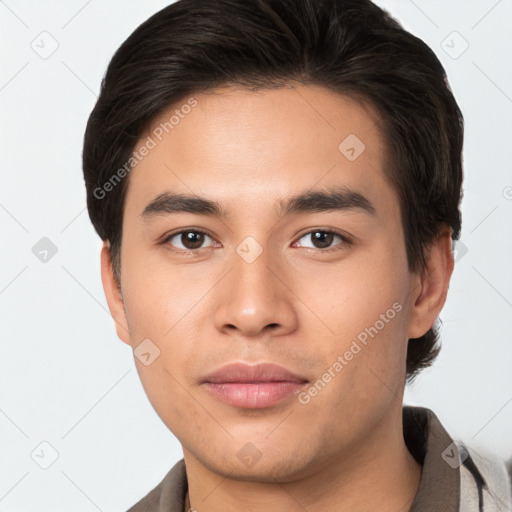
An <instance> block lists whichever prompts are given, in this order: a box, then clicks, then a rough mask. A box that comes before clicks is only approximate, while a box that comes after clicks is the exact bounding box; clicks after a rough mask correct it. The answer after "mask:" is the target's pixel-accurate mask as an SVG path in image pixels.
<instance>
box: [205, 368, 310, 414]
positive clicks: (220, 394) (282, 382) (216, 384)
mask: <svg viewBox="0 0 512 512" xmlns="http://www.w3.org/2000/svg"><path fill="white" fill-rule="evenodd" d="M307 383H308V380H307V379H305V378H303V377H301V376H299V375H297V374H295V373H293V372H292V371H290V370H288V369H286V368H283V367H282V366H279V365H276V364H273V363H259V364H255V365H249V364H246V363H232V364H228V365H225V366H223V367H222V368H220V369H219V370H217V371H215V372H214V373H212V374H210V375H208V376H207V377H206V378H205V379H204V380H203V382H202V384H203V385H204V386H205V388H206V389H207V390H208V391H209V392H210V393H212V394H213V395H214V396H215V397H216V398H218V399H219V400H221V401H223V402H225V403H227V404H229V405H233V406H235V407H241V408H244V409H263V408H266V407H271V406H273V405H276V404H278V403H279V402H282V401H283V400H285V399H286V398H289V397H290V396H291V395H294V394H295V392H296V391H298V390H300V389H301V388H303V387H304V386H305V385H306V384H307Z"/></svg>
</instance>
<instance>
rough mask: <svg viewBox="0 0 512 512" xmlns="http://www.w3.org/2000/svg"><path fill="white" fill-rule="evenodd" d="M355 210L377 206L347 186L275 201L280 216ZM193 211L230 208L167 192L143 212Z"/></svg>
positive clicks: (145, 215) (214, 213)
mask: <svg viewBox="0 0 512 512" xmlns="http://www.w3.org/2000/svg"><path fill="white" fill-rule="evenodd" d="M342 210H355V211H358V212H361V213H366V214H368V215H371V216H374V217H376V216H377V209H376V208H375V206H374V205H373V203H372V202H371V201H370V200H369V199H368V198H367V197H365V196H364V195H363V194H361V193H360V192H358V191H356V190H352V189H349V188H347V187H338V188H335V189H332V190H327V191H325V190H316V191H308V192H304V193H301V194H297V195H295V196H292V197H290V198H288V199H285V200H283V199H282V200H279V201H278V202H277V203H276V213H277V214H278V215H279V216H286V215H293V214H301V213H321V212H329V211H342ZM181 212H186V213H193V214H196V215H206V216H209V217H218V218H221V219H225V218H226V217H227V216H228V214H229V212H228V211H227V210H225V209H224V208H223V207H222V206H221V205H220V204H219V203H218V202H217V201H214V200H211V199H206V198H203V197H199V196H193V195H185V194H174V193H171V192H165V193H163V194H160V195H159V196H157V197H156V198H155V199H153V200H152V201H151V202H150V203H149V204H148V205H147V206H146V207H145V208H144V210H143V212H142V213H141V214H140V217H141V218H142V219H143V220H149V219H150V218H152V217H154V216H160V215H165V214H172V213H181Z"/></svg>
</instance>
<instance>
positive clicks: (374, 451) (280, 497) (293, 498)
mask: <svg viewBox="0 0 512 512" xmlns="http://www.w3.org/2000/svg"><path fill="white" fill-rule="evenodd" d="M355 444H357V446H355V447H351V448H349V449H345V450H343V451H342V452H339V453H337V454H333V457H332V459H331V460H329V461H322V464H319V465H318V466H316V467H314V468H312V469H311V471H309V472H308V475H307V476H304V477H301V478H298V479H287V480H286V482H284V481H279V482H278V481H277V480H276V479H274V478H273V477H272V476H269V482H250V481H240V480H234V479H230V478H229V475H221V474H218V473H216V472H213V471H211V470H209V469H208V468H206V467H205V466H204V465H203V464H201V463H200V462H199V461H198V460H197V458H195V457H194V456H193V455H192V453H190V452H189V451H187V450H185V449H184V459H185V464H186V468H187V479H188V487H189V494H188V495H187V500H188V501H187V503H186V508H185V511H188V510H189V509H192V510H194V509H197V510H201V511H205V512H206V511H207V512H235V511H239V510H251V511H254V512H260V511H261V512H263V511H268V510H280V511H282V512H296V511H297V510H308V511H310V512H317V511H318V512H320V511H322V512H330V511H332V512H334V511H336V512H340V511H350V512H362V511H367V510H379V511H382V512H388V511H389V512H397V511H399V512H406V511H408V510H409V509H410V507H411V505H412V502H413V501H414V497H415V495H416V493H417V490H418V487H419V482H420V478H421V466H420V465H419V464H418V463H417V462H416V461H415V459H414V457H413V456H412V455H411V454H410V452H409V451H408V449H407V447H406V446H405V442H404V439H403V431H402V422H401V416H400V421H399V422H398V424H395V425H388V426H387V428H384V430H383V429H382V428H381V429H378V431H375V432H374V433H372V435H371V436H369V437H368V438H366V439H365V440H364V443H355ZM363 444H364V446H363Z"/></svg>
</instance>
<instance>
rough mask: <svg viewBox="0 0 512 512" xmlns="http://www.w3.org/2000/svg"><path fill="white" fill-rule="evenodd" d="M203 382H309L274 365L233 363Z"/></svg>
mask: <svg viewBox="0 0 512 512" xmlns="http://www.w3.org/2000/svg"><path fill="white" fill-rule="evenodd" d="M203 382H209V383H213V384H219V383H235V382H237V383H258V382H298V383H304V382H308V381H307V379H305V378H303V377H300V376H299V375H297V374H295V373H293V372H292V371H290V370H288V369H286V368H283V367H282V366H279V365H277V364H273V363H258V364H252V365H250V364H247V363H231V364H227V365H225V366H222V367H221V368H219V369H218V370H216V371H215V372H213V373H211V374H209V375H208V376H207V377H206V378H205V379H204V380H203Z"/></svg>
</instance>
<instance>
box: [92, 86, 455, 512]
mask: <svg viewBox="0 0 512 512" xmlns="http://www.w3.org/2000/svg"><path fill="white" fill-rule="evenodd" d="M194 97H195V98H196V99H197V101H198V105H197V107H195V108H194V109H192V111H191V112H190V113H189V114H188V115H187V116H186V117H185V118H184V119H182V120H180V123H179V125H177V126H176V127H175V128H174V129H173V130H172V131H171V132H170V133H169V134H168V135H166V136H165V137H164V138H163V140H162V141H161V142H159V144H158V145H157V146H156V147H155V148H154V149H152V150H151V151H150V152H149V154H148V155H147V156H146V157H145V158H144V159H143V160H142V161H141V162H140V163H138V164H137V165H136V166H135V168H134V169H133V170H132V171H131V173H130V177H129V187H128V192H127V196H126V203H125V210H124V220H123V239H122V246H121V283H120V285H121V292H122V294H120V293H119V290H118V287H117V283H116V282H115V279H114V277H113V272H112V266H111V261H110V253H109V249H108V243H106V244H105V245H104V248H103V250H102V255H101V259H102V279H103V285H104V289H105V293H106V297H107V301H108V305H109V308H110V311H111V313H112V316H113V317H114V319H115V320H116V326H117V333H118V336H119V337H120V338H121V340H122V341H124V342H125V343H127V344H129V345H131V346H132V347H133V348H136V347H137V346H138V345H139V344H140V343H141V341H142V340H144V339H150V340H151V341H152V343H154V344H155V345H156V346H158V348H159V350H160V351H161V352H160V356H159V357H158V358H157V359H155V360H154V362H153V363H152V364H150V365H149V366H145V365H143V364H141V362H140V361H139V360H138V359H137V358H136V359H135V362H136V364H137V369H138V372H139V375H140V378H141V381H142V383H143V386H144V388H145V390H146V393H147V395H148V397H149V400H150V401H151V403H152V405H153V407H154V408H155V410H156V411H157V413H158V414H159V415H160V417H161V418H162V420H163V421H164V423H165V424H166V425H167V426H168V428H169V429H170V430H171V431H172V432H173V433H174V434H175V435H176V437H177V438H178V439H179V440H180V442H181V443H182V446H183V453H184V459H185V463H186V467H187V477H188V483H189V496H190V504H191V506H192V507H194V508H195V509H197V510H198V511H199V512H201V511H209V512H217V511H218V512H221V511H222V512H226V511H228V512H229V511H238V510H251V511H268V510H281V511H285V512H287V511H290V512H291V511H297V510H308V511H311V512H315V511H324V512H325V511H334V510H336V511H340V510H347V511H348V510H350V511H356V512H357V511H363V510H365V511H366V510H380V511H390V512H398V511H405V510H408V509H409V507H410V505H411V503H412V501H413V499H414V496H415V494H416V492H417V489H418V485H419V481H420V476H421V466H419V465H418V464H417V463H416V461H415V460H414V459H413V457H412V455H411V454H410V453H409V451H408V450H407V448H406V446H405V444H404V439H403V433H402V417H401V411H402V397H403V391H404V384H405V375H406V369H405V362H406V348H407V341H408V339H409V338H417V337H420V336H421V335H423V334H424V333H425V332H426V331H427V330H428V329H429V328H430V327H431V326H432V325H433V324H434V322H435V320H436V318H437V316H438V314H439V312H440V311H441V309H442V307H443V305H444V303H445V300H446V294H447V290H448V286H449V280H450V277H451V273H452V271H453V258H452V254H451V239H450V231H449V229H446V230H444V231H443V232H442V233H441V234H440V236H439V237H438V239H437V240H436V241H435V242H434V243H433V245H432V247H431V248H430V249H429V251H428V252H427V268H426V269H425V271H423V272H421V273H419V274H414V273H411V272H410V271H409V269H408V265H407V258H406V251H405V241H404V234H403V230H402V224H401V217H400V209H399V203H398V198H397V196H396V194H395V192H394V190H393V188H392V187H391V186H390V184H389V183H388V181H387V179H386V176H385V173H384V166H385V162H386V145H385V140H384V138H383V136H382V134H381V132H380V130H379V128H378V125H377V123H378V121H379V117H378V114H377V112H376V111H375V110H373V109H372V108H371V106H369V105H364V104H361V103H356V102H355V101H353V100H351V99H349V98H347V97H344V96H341V95H339V94H337V93H334V92H331V91H328V90H326V89H324V88H322V87H318V86H304V85H295V86H294V87H287V88H282V89H278V90H265V91H258V92H251V91H248V90H245V89H242V88H236V87H226V88H223V89H219V90H217V91H214V93H213V92H210V93H208V94H204V93H203V94H197V95H194ZM175 108H176V106H174V107H173V108H172V109H169V112H166V113H165V115H163V116H161V118H159V119H157V120H155V123H154V125H155V126H157V125H158V124H159V123H160V122H161V121H162V120H166V119H168V118H169V115H170V113H172V111H173V110H174V109H175ZM150 133H151V132H148V134H150ZM148 134H145V135H144V137H143V138H142V139H141V143H142V141H143V140H144V139H145V137H146V136H147V135H148ZM349 134H356V135H357V137H358V138H359V139H360V140H361V141H363V142H364V144H365V146H366V149H365V151H364V152H363V153H362V154H361V155H360V156H359V157H358V158H357V159H356V160H354V161H349V160H348V159H347V158H346V157H345V156H344V155H343V154H342V153H341V152H340V151H339V150H338V146H339V144H340V142H341V141H343V140H344V139H345V138H346V137H347V135H349ZM334 186H344V187H350V188H351V189H354V190H357V191H359V192H360V193H362V194H363V195H364V196H365V197H367V198H368V199H369V200H370V201H371V202H372V203H373V205H374V206H375V209H376V215H375V216H372V215H369V214H367V213H365V212H362V211H360V210H357V209H349V210H343V211H330V212H313V213H311V212H309V213H301V214H293V215H289V216H286V217H280V216H279V215H278V214H277V213H276V209H275V206H276V204H277V201H279V200H283V199H287V198H288V197H290V196H292V195H295V194H299V193H302V192H305V191H308V190H310V189H314V190H328V189H330V188H332V187H334ZM164 192H176V193H184V194H194V195H197V196H201V197H205V198H208V199H212V200H215V201H218V202H219V203H220V204H221V205H222V207H223V208H224V209H225V210H227V211H228V215H227V216H226V218H224V219H219V218H212V217H209V216H205V215H197V214H192V213H168V214H162V215H155V216H152V217H150V218H143V217H141V213H142V211H143V210H144V208H145V207H146V206H147V204H149V203H150V202H151V201H152V200H153V199H154V198H155V197H157V196H158V195H159V194H162V193H164ZM187 228H188V229H189V230H191V231H193V229H192V228H201V229H202V230H205V231H206V232H207V233H208V234H209V236H207V237H205V238H204V242H203V244H202V246H200V248H199V249H196V250H195V251H194V252H192V253H189V254H186V249H185V248H184V246H183V245H182V244H183V238H181V237H180V236H179V235H178V236H175V237H174V238H172V239H170V240H168V241H167V242H165V243H159V242H160V241H161V240H162V239H163V237H164V235H166V234H170V233H171V232H178V231H179V230H180V229H182V230H185V229H187ZM320 228H321V229H323V230H326V229H327V230H336V231H339V232H340V233H342V234H344V235H346V236H349V237H350V238H351V239H352V240H353V243H352V244H344V242H343V240H342V239H340V238H338V237H337V236H335V237H334V238H333V239H332V242H331V243H330V245H329V244H327V248H322V246H318V245H316V246H315V244H314V240H313V239H312V237H311V232H315V230H319V229H320ZM247 236H252V237H253V238H254V239H255V240H256V241H257V242H258V243H259V244H260V246H261V248H262V249H263V252H262V253H261V254H260V256H259V257H258V258H257V259H256V260H255V261H254V262H252V263H247V262H246V261H245V260H244V259H243V258H242V257H240V256H239V254H238V253H237V252H236V248H237V246H238V245H239V244H240V243H241V242H242V240H244V239H245V238H246V237H247ZM324 247H325V246H324ZM336 247H337V248H338V249H339V250H334V251H332V249H333V248H336ZM173 249H174V251H173ZM328 249H331V251H330V252H326V250H328ZM396 302H399V303H400V305H401V306H402V309H401V311H400V312H399V313H397V314H396V316H394V318H393V319H392V320H390V321H389V322H388V323H386V324H385V327H384V328H382V329H381V330H380V331H379V333H378V335H377V336H375V337H374V338H373V339H370V341H369V342H368V344H367V346H364V347H363V348H362V349H361V351H360V352H359V353H358V354H357V355H356V356H354V358H353V359H352V360H351V361H349V362H348V363H347V364H346V366H344V368H343V370H342V371H340V372H339V373H337V374H336V376H335V377H334V378H332V380H331V381H330V382H329V383H328V385H326V386H325V388H323V389H322V391H321V392H319V393H318V394H317V395H316V396H314V397H312V398H311V400H310V401H309V403H307V404H306V405H304V404H302V403H300V402H299V401H298V399H297V397H296V396H290V397H289V399H287V400H285V401H283V402H282V403H279V404H278V405H276V406H273V407H270V408H265V409H260V410H255V409H240V408H237V407H234V406H231V405H228V404H225V403H223V402H221V401H219V400H218V399H217V398H216V397H214V396H213V395H212V394H210V393H209V392H208V391H207V390H206V389H205V387H204V386H203V385H201V383H200V382H201V378H203V377H205V376H206V375H208V374H209V373H211V372H212V371H214V370H216V369H218V368H219V367H220V366H222V365H223V364H225V363H228V362H239V361H245V362H249V363H256V362H274V363H277V364H280V365H281V366H284V367H286V368H288V369H290V370H291V371H293V372H294V373H297V374H299V375H301V376H304V377H305V378H306V379H308V380H309V381H310V382H315V381H316V380H317V379H318V378H319V377H320V376H321V375H322V374H323V373H324V371H325V370H326V369H327V368H329V367H332V365H333V363H334V362H335V361H336V360H337V357H338V356H339V355H343V354H344V353H345V352H346V351H347V350H348V349H349V348H350V346H351V343H352V341H353V340H354V339H355V338H356V337H357V335H358V334H359V333H361V332H362V331H364V329H365V328H367V327H369V326H373V325H374V324H375V322H376V321H377V320H378V319H379V318H380V315H381V314H384V313H385V312H386V311H387V310H389V308H391V307H392V305H393V304H394V303H396ZM271 324H273V325H271ZM247 443H252V444H253V445H254V446H255V447H256V450H257V452H258V453H259V454H260V455H261V458H260V459H259V460H258V461H257V462H256V463H255V464H254V465H252V466H251V467H248V465H246V464H244V463H243V462H242V461H241V459H240V458H239V457H238V456H237V453H238V452H239V450H240V449H242V447H244V445H246V444H247ZM187 506H189V505H187Z"/></svg>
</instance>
